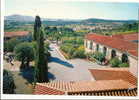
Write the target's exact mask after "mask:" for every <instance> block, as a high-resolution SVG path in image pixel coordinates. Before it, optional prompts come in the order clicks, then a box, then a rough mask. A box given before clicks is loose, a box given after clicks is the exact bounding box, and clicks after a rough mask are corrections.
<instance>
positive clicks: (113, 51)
mask: <svg viewBox="0 0 139 100" xmlns="http://www.w3.org/2000/svg"><path fill="white" fill-rule="evenodd" d="M115 56H116V51H115V50H112V51H111V58H114V57H115Z"/></svg>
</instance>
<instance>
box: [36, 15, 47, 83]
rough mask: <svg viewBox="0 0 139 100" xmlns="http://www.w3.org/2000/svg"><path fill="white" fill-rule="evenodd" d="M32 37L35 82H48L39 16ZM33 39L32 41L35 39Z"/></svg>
mask: <svg viewBox="0 0 139 100" xmlns="http://www.w3.org/2000/svg"><path fill="white" fill-rule="evenodd" d="M34 32H36V34H34V36H36V37H35V38H36V44H37V45H36V50H35V51H36V55H35V56H36V59H35V67H36V70H35V81H37V82H48V81H49V80H48V67H47V66H48V65H47V63H48V62H47V60H46V59H45V54H44V36H43V31H42V28H41V20H40V17H39V16H36V19H35V25H34ZM35 38H34V39H35Z"/></svg>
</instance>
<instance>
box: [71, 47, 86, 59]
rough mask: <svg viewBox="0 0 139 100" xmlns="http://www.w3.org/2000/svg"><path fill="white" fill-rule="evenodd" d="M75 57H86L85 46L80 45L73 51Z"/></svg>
mask: <svg viewBox="0 0 139 100" xmlns="http://www.w3.org/2000/svg"><path fill="white" fill-rule="evenodd" d="M73 57H76V58H85V57H86V55H85V50H84V46H82V45H81V46H80V47H79V48H78V49H76V50H75V52H74V53H73Z"/></svg>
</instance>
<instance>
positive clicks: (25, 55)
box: [14, 42, 34, 68]
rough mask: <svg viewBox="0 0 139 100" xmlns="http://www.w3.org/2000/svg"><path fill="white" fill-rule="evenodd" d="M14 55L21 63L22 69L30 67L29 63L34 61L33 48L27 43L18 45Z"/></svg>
mask: <svg viewBox="0 0 139 100" xmlns="http://www.w3.org/2000/svg"><path fill="white" fill-rule="evenodd" d="M14 53H15V58H16V59H17V60H19V61H21V68H25V67H28V66H29V62H30V61H32V60H33V59H34V51H33V47H32V46H31V45H30V43H27V42H24V43H20V44H18V45H17V46H16V47H15V49H14Z"/></svg>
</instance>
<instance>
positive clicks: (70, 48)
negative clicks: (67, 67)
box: [60, 43, 75, 56]
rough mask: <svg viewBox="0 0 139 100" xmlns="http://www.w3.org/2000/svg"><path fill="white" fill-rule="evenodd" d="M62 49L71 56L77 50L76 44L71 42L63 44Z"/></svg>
mask: <svg viewBox="0 0 139 100" xmlns="http://www.w3.org/2000/svg"><path fill="white" fill-rule="evenodd" d="M60 49H61V50H62V51H64V52H65V53H67V54H68V55H70V56H72V55H73V53H74V52H75V48H74V46H73V45H72V44H69V43H65V44H63V45H61V46H60Z"/></svg>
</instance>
